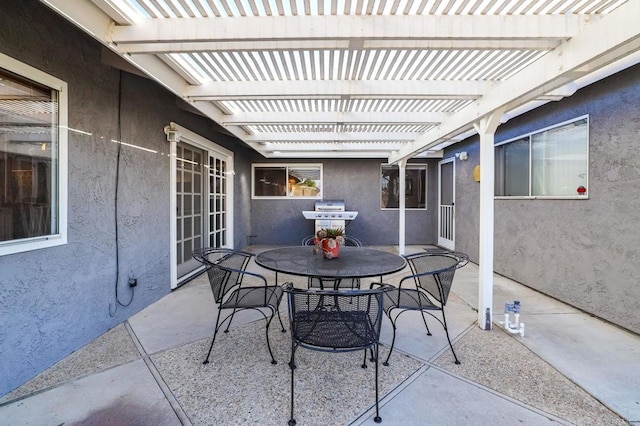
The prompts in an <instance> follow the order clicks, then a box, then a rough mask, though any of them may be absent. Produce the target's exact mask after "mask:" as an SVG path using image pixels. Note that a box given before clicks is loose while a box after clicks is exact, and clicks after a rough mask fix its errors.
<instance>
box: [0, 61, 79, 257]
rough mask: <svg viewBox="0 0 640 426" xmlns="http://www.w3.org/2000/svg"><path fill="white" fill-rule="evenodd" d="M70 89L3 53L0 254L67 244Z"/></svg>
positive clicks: (0, 73)
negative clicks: (68, 96) (66, 171)
mask: <svg viewBox="0 0 640 426" xmlns="http://www.w3.org/2000/svg"><path fill="white" fill-rule="evenodd" d="M66 87H67V86H66V83H64V82H63V81H60V80H58V79H57V78H55V77H52V76H50V75H48V74H45V73H43V72H41V71H39V70H37V69H35V68H32V67H30V66H28V65H25V64H23V63H21V62H18V61H16V60H15V59H13V58H10V57H8V56H6V55H2V54H0V255H5V254H11V253H18V252H23V251H27V250H34V249H39V248H45V247H51V246H55V245H60V244H65V243H66V228H67V224H66V218H67V212H66V199H67V196H66V190H67V181H66V173H63V170H66V167H67V164H66V162H67V155H66V153H67V126H66V124H67V123H66V119H67V113H66V111H67V95H66V92H67V91H66Z"/></svg>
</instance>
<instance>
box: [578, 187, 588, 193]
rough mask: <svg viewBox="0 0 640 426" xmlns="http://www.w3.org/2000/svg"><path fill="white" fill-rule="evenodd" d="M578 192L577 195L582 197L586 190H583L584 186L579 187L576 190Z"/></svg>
mask: <svg viewBox="0 0 640 426" xmlns="http://www.w3.org/2000/svg"><path fill="white" fill-rule="evenodd" d="M577 191H578V195H584V194H586V193H587V188H585V187H584V186H582V185H580V186H579V187H578V189H577Z"/></svg>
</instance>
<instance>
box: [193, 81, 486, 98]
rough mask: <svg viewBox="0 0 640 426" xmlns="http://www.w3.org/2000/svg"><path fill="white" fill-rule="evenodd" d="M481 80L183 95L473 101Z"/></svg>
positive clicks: (299, 84) (212, 87)
mask: <svg viewBox="0 0 640 426" xmlns="http://www.w3.org/2000/svg"><path fill="white" fill-rule="evenodd" d="M491 87H493V86H492V83H490V82H482V81H450V80H438V81H402V80H399V81H390V80H383V81H379V80H312V81H310V80H306V81H301V80H296V81H218V82H209V83H205V84H202V85H190V86H188V87H187V88H186V90H185V91H184V93H183V95H184V97H185V98H186V99H190V100H201V101H202V100H209V101H211V100H229V99H241V98H247V99H272V98H281V99H297V98H303V99H309V98H313V99H321V98H334V99H341V98H343V97H344V96H349V97H350V98H351V99H354V98H367V99H385V98H393V99H400V98H406V99H475V98H477V97H480V96H481V95H482V94H483V93H485V92H486V91H487V90H489V89H490V88H491Z"/></svg>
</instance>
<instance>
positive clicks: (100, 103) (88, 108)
mask: <svg viewBox="0 0 640 426" xmlns="http://www.w3.org/2000/svg"><path fill="white" fill-rule="evenodd" d="M0 10H1V11H2V13H1V14H0V22H1V25H0V52H2V53H4V54H6V55H9V56H11V57H13V58H15V59H17V60H19V61H22V62H24V63H26V64H28V65H31V66H33V67H35V68H38V69H41V70H42V71H44V72H46V73H49V74H51V75H54V76H56V77H58V78H60V79H62V80H64V81H66V82H67V83H68V89H69V127H70V128H71V129H78V130H81V131H83V132H88V133H90V135H85V134H82V133H79V132H75V131H70V132H69V167H68V178H69V193H68V244H66V245H64V246H59V247H54V248H48V249H42V250H35V251H31V252H26V253H20V254H13V255H7V256H2V257H0V324H2V326H1V327H0V353H1V359H2V362H1V363H0V395H4V394H5V393H6V392H8V391H11V390H12V389H14V388H16V387H17V386H19V385H21V384H22V383H24V382H25V381H27V380H28V379H30V378H31V377H33V376H35V375H36V374H38V373H39V372H41V371H42V370H44V369H45V368H47V367H49V366H50V365H52V364H54V363H55V362H57V361H58V360H60V359H61V358H63V357H65V356H66V355H68V354H70V353H71V352H73V351H75V350H77V349H78V348H80V347H82V346H83V345H85V344H86V343H88V342H90V341H91V340H93V339H94V338H96V337H97V336H99V335H101V334H102V333H104V332H105V331H107V330H108V329H110V328H112V327H114V326H115V325H117V324H118V323H120V322H122V321H123V320H124V319H126V318H128V317H129V316H131V315H133V314H135V313H136V312H138V311H139V310H141V309H143V308H144V307H146V306H147V305H149V304H150V303H152V302H154V301H156V300H158V299H159V298H161V297H162V296H164V295H165V294H167V293H168V292H169V291H170V276H169V247H170V240H169V220H170V216H169V197H170V195H169V194H170V188H169V157H168V155H167V153H168V148H169V144H168V142H167V141H166V136H165V135H164V133H163V127H164V126H165V125H166V124H168V123H169V122H170V121H175V122H178V123H179V124H181V125H183V126H185V127H187V128H189V129H191V130H192V131H194V132H196V133H199V134H201V135H203V136H205V137H207V138H209V139H210V140H212V141H214V142H216V143H218V144H220V145H222V146H225V147H226V148H228V149H232V150H234V151H235V152H236V167H238V168H239V169H243V168H244V169H245V170H246V169H247V168H248V167H247V164H248V163H246V158H247V153H246V152H247V149H246V147H244V146H243V145H239V142H237V141H235V140H234V139H232V138H230V137H227V136H224V135H221V134H219V133H217V132H216V131H215V129H216V127H215V126H214V125H213V123H212V122H211V121H209V120H207V119H205V118H203V117H201V116H197V115H195V114H192V113H190V112H186V111H184V110H182V109H180V108H178V106H177V103H176V98H175V97H174V96H173V95H172V94H170V93H168V92H167V91H166V90H165V89H163V88H161V87H160V86H159V85H157V84H155V83H154V82H152V81H150V80H147V79H144V78H142V77H139V76H136V75H132V74H128V73H126V72H120V71H119V70H116V69H114V68H111V67H108V66H106V65H104V64H103V63H102V62H101V46H100V45H99V44H98V43H97V42H95V41H94V40H93V39H91V38H89V37H88V36H86V35H85V34H84V33H82V32H81V31H80V30H78V29H76V28H75V27H74V26H72V25H71V24H69V23H67V21H65V20H64V19H62V18H60V17H58V15H56V14H55V13H54V12H53V11H51V10H50V9H49V8H47V7H46V6H43V5H42V4H40V3H39V2H38V1H36V0H24V1H11V0H0ZM120 83H121V90H122V97H121V101H120V102H119V84H120ZM119 103H120V105H121V110H120V111H121V114H120V117H121V118H120V123H121V130H119V125H118V106H119ZM120 135H121V138H122V140H123V141H124V142H126V143H129V144H133V145H137V146H140V147H143V148H146V149H150V150H154V151H157V153H151V152H148V151H144V150H140V149H135V148H131V147H127V146H122V151H121V155H120V167H119V177H118V178H119V182H118V229H119V238H118V242H117V246H118V247H117V248H118V249H119V268H117V266H116V261H115V259H116V240H115V208H114V206H115V185H116V183H115V182H116V165H117V149H118V144H116V143H113V142H111V140H112V139H114V140H117V139H118V138H119V137H120ZM234 141H235V142H234ZM248 194H249V193H248V190H247V189H246V187H243V186H242V185H241V184H240V185H238V189H237V191H236V199H235V206H234V207H235V211H236V222H235V230H236V237H235V238H236V240H238V241H245V240H246V234H247V232H248V229H249V222H248V215H249V213H250V212H249V205H248V203H247V201H246V200H248ZM117 270H119V273H118V274H116V271H117ZM130 273H132V274H134V275H135V276H136V277H137V278H138V287H137V288H136V291H135V297H133V300H132V302H131V304H130V305H129V306H128V307H124V306H119V307H118V309H117V310H116V309H115V308H116V301H115V282H116V279H118V280H119V283H120V286H119V298H120V300H121V301H122V302H123V303H127V302H129V300H130V298H131V292H130V290H129V288H128V285H127V284H126V283H127V278H128V275H129V274H130Z"/></svg>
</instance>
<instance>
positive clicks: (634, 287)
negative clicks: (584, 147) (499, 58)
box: [447, 66, 640, 333]
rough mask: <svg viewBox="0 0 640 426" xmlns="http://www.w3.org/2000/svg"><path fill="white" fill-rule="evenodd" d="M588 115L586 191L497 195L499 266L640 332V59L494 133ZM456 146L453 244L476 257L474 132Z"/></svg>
mask: <svg viewBox="0 0 640 426" xmlns="http://www.w3.org/2000/svg"><path fill="white" fill-rule="evenodd" d="M585 114H588V115H589V144H590V150H589V188H588V193H589V196H588V199H582V200H542V199H536V200H522V199H496V200H495V257H494V262H495V271H496V272H498V273H500V274H502V275H504V276H507V277H509V278H512V279H514V280H516V281H519V282H521V283H523V284H526V285H527V286H530V287H532V288H535V289H537V290H539V291H541V292H543V293H546V294H548V295H551V296H553V297H555V298H558V299H560V300H562V301H564V302H567V303H569V304H571V305H573V306H575V307H577V308H580V309H582V310H584V311H587V312H589V313H592V314H594V315H596V316H598V317H601V318H603V319H605V320H608V321H611V322H613V323H615V324H618V325H620V326H622V327H625V328H627V329H629V330H631V331H634V332H636V333H640V312H639V311H638V310H637V309H635V307H636V305H637V304H638V301H639V300H640V285H638V284H639V283H640V262H638V258H639V257H640V227H639V226H638V223H640V150H638V138H639V137H640V66H635V67H632V68H630V69H628V70H626V71H623V72H620V73H618V74H616V75H614V76H612V77H609V78H607V79H606V80H603V81H601V82H599V83H595V84H593V85H590V86H587V87H585V88H583V89H581V90H579V91H578V92H577V93H576V94H574V95H573V96H571V97H570V98H566V99H564V100H562V101H559V102H553V103H549V104H547V105H545V106H544V107H541V108H538V109H536V110H534V111H532V112H530V113H528V114H526V115H523V116H521V117H517V118H515V119H512V120H510V121H509V122H507V123H505V124H503V125H501V126H500V127H499V128H498V131H497V132H496V136H495V140H496V142H500V141H504V140H509V139H512V138H514V137H517V136H520V135H523V134H526V133H529V132H532V131H535V130H539V129H542V128H545V127H548V126H551V125H555V124H558V123H561V122H563V121H566V120H570V119H573V118H576V117H579V116H582V115H585ZM462 150H465V151H467V152H468V153H469V160H468V161H458V160H456V161H457V163H456V173H457V184H456V208H457V220H456V249H458V250H461V251H464V252H467V253H469V254H470V256H471V258H472V259H474V260H476V261H477V259H478V232H479V231H478V230H479V217H478V212H479V183H477V182H474V180H473V178H472V173H473V167H474V166H475V165H477V164H479V145H478V138H477V137H475V138H473V139H471V140H469V141H466V142H465V144H460V145H456V146H455V147H452V148H451V149H450V150H449V151H448V153H447V155H448V156H452V155H453V153H454V152H458V151H462ZM505 302H506V301H505ZM495 309H499V307H495Z"/></svg>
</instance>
